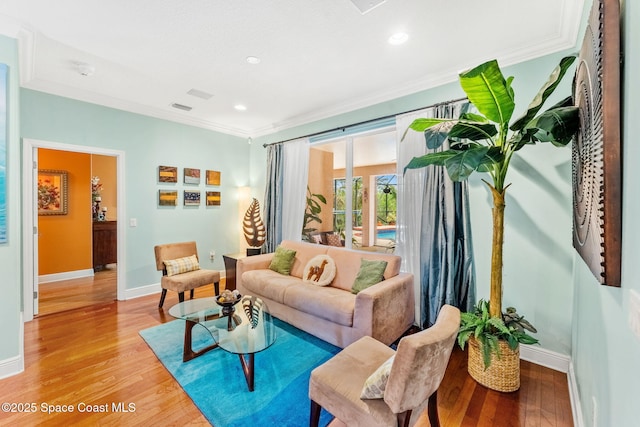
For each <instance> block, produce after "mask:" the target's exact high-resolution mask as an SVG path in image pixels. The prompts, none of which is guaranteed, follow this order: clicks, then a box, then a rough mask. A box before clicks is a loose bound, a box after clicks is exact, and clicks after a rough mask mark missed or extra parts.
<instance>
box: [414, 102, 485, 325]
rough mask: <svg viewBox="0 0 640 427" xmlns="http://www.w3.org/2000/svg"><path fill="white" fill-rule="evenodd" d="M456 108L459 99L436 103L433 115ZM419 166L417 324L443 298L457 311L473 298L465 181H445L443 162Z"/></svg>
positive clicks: (430, 320)
mask: <svg viewBox="0 0 640 427" xmlns="http://www.w3.org/2000/svg"><path fill="white" fill-rule="evenodd" d="M460 109H461V104H460V103H457V104H453V105H452V104H445V105H440V106H437V107H435V112H434V116H435V117H439V118H457V117H458V115H459V113H460ZM445 144H446V143H445ZM447 148H448V146H446V145H443V147H441V148H440V149H438V150H443V149H447ZM427 151H429V150H427ZM425 172H426V173H425V186H424V198H423V202H422V224H421V227H420V228H421V234H420V269H421V283H420V304H421V310H420V313H421V316H420V317H421V318H420V326H421V327H422V328H427V327H429V326H431V325H433V324H434V323H435V321H436V318H437V316H438V313H439V311H440V307H442V306H443V305H444V304H451V305H453V306H456V307H458V308H460V310H462V311H471V310H472V308H473V305H474V304H475V271H474V270H475V269H474V261H473V249H472V240H471V224H470V218H469V202H468V200H469V196H468V184H467V181H463V182H453V181H451V179H450V178H449V176H448V174H447V171H446V169H445V168H444V167H427V168H426V170H425Z"/></svg>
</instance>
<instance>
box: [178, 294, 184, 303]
mask: <svg viewBox="0 0 640 427" xmlns="http://www.w3.org/2000/svg"><path fill="white" fill-rule="evenodd" d="M178 301H180V302H184V292H178Z"/></svg>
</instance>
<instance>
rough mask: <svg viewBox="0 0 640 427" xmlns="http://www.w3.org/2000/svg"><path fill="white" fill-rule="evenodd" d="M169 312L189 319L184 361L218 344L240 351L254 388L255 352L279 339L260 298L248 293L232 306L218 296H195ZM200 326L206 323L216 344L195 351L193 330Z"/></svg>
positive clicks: (247, 377) (231, 351)
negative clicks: (222, 303) (221, 304)
mask: <svg viewBox="0 0 640 427" xmlns="http://www.w3.org/2000/svg"><path fill="white" fill-rule="evenodd" d="M169 314H170V315H171V316H173V317H175V318H178V319H184V320H185V321H186V322H185V329H184V347H183V353H182V360H183V362H187V361H189V360H191V359H194V358H196V357H198V356H201V355H203V354H204V353H206V352H208V351H210V350H213V349H214V348H218V347H220V348H222V349H223V350H225V351H228V352H229V353H234V354H237V355H238V357H239V358H240V363H241V364H242V370H243V371H244V376H245V379H246V380H247V386H248V387H249V391H253V389H254V357H255V354H256V353H258V352H260V351H262V350H264V349H266V348H268V347H269V346H270V345H271V344H273V343H274V342H275V340H276V329H275V326H274V324H273V321H272V319H271V315H270V314H269V311H268V309H267V306H266V304H265V303H264V302H263V301H262V300H261V299H260V298H257V297H253V296H250V295H246V296H243V297H241V298H240V299H239V300H238V302H236V303H235V304H234V305H232V306H229V307H221V306H219V305H218V303H217V302H216V298H215V297H212V298H198V299H192V300H188V301H184V302H181V303H179V304H176V305H174V306H173V307H171V308H170V309H169ZM196 325H200V326H203V327H204V328H206V329H207V330H208V331H209V332H210V333H211V337H212V338H213V340H214V344H212V345H210V346H208V347H205V348H203V349H200V350H198V351H195V350H193V342H192V335H191V331H192V329H193V328H194V327H195V326H196Z"/></svg>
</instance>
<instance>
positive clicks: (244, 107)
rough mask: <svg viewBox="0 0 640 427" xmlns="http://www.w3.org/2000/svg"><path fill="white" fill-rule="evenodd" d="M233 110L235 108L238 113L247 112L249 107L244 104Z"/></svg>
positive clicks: (236, 106)
mask: <svg viewBox="0 0 640 427" xmlns="http://www.w3.org/2000/svg"><path fill="white" fill-rule="evenodd" d="M233 108H235V109H236V110H238V111H247V107H246V106H245V105H242V104H238V105H235V106H234V107H233Z"/></svg>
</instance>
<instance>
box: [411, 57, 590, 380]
mask: <svg viewBox="0 0 640 427" xmlns="http://www.w3.org/2000/svg"><path fill="white" fill-rule="evenodd" d="M574 60H575V56H568V57H564V58H562V59H561V61H560V63H559V64H558V66H556V68H555V69H554V70H553V72H552V73H551V75H550V76H549V78H548V80H547V81H546V82H545V83H544V85H543V86H542V88H541V89H540V91H539V92H538V93H537V95H536V96H535V97H534V99H533V101H531V103H530V104H529V106H528V108H527V110H526V111H525V113H524V114H523V115H522V116H521V117H519V118H517V119H516V120H512V116H513V112H514V110H515V106H516V105H515V100H514V99H515V98H514V90H513V88H512V86H511V84H512V82H513V79H514V78H513V77H508V78H505V77H504V75H503V73H502V70H501V69H500V66H499V65H498V62H497V61H496V60H492V61H488V62H485V63H484V64H481V65H478V66H477V67H475V68H473V69H471V70H468V71H465V72H462V73H460V75H459V80H460V85H461V86H462V89H463V90H464V92H465V93H466V95H467V98H468V100H469V103H470V105H471V106H473V107H475V111H469V110H468V109H467V110H465V111H463V112H462V113H461V115H460V116H459V117H458V118H457V119H440V118H419V119H416V120H415V121H413V122H412V123H411V125H410V126H409V129H411V130H412V131H416V132H423V133H424V136H425V142H426V146H427V148H429V149H431V150H435V149H440V150H439V151H436V152H430V153H429V154H426V155H424V156H421V157H414V158H413V159H412V160H411V161H410V162H409V164H407V165H406V167H405V172H406V171H407V170H408V169H418V168H423V167H427V166H431V165H435V166H442V167H445V168H446V170H447V173H448V175H449V177H450V178H451V179H452V180H453V181H463V180H466V179H467V178H469V176H471V174H473V173H474V172H479V173H486V174H488V176H489V180H483V181H484V182H485V184H486V185H487V187H488V188H489V190H490V192H491V195H492V197H493V208H492V216H493V234H492V252H491V279H490V281H491V286H490V297H489V302H488V303H486V302H483V301H481V302H480V304H479V305H478V306H477V307H476V310H475V312H474V313H469V314H468V315H467V317H468V319H467V320H468V322H467V323H470V324H471V323H473V322H477V321H478V319H480V320H482V322H481V323H482V324H483V325H484V326H483V327H482V328H472V329H473V331H472V332H471V331H470V328H469V327H468V326H469V325H468V324H467V325H466V327H465V325H462V327H461V333H463V331H464V334H465V336H464V337H462V338H463V339H462V342H461V345H464V342H466V341H467V339H469V343H470V351H469V358H470V361H469V362H470V367H469V372H470V374H471V375H472V376H473V377H474V378H475V379H476V380H477V381H479V382H480V383H481V384H484V385H487V386H488V387H490V388H494V389H500V388H501V385H497V386H495V387H493V386H492V385H493V381H492V378H489V379H484V378H481V379H479V377H480V376H485V375H486V376H489V377H491V375H493V374H492V372H493V371H501V367H500V366H499V364H500V361H501V360H502V359H509V358H507V357H502V356H504V353H505V351H509V350H511V351H518V350H519V348H518V344H519V343H521V342H523V343H531V342H535V339H533V338H532V337H530V336H529V335H527V334H526V333H521V331H518V333H516V334H515V335H514V334H510V333H509V330H511V329H512V328H514V327H515V326H513V325H512V324H507V325H505V322H504V320H505V317H504V314H503V312H502V252H503V240H504V209H505V194H506V191H507V189H508V188H509V186H510V184H508V183H507V172H508V170H509V165H510V162H511V159H512V158H513V156H514V155H516V153H517V152H518V151H520V150H521V149H523V148H525V147H530V146H534V145H536V143H545V142H548V143H551V144H553V145H554V146H557V147H564V146H566V145H567V144H569V142H571V140H572V138H573V136H574V135H575V133H576V131H577V130H578V127H579V112H578V107H576V106H574V105H573V99H572V97H571V96H569V97H567V98H565V99H563V100H562V101H560V102H558V103H557V104H555V105H553V106H551V107H550V108H548V109H547V110H544V111H542V107H543V104H544V103H545V101H547V99H548V98H549V96H550V95H551V94H552V93H553V92H554V91H555V89H556V88H557V87H558V85H559V84H560V81H561V80H562V78H563V77H564V75H565V74H566V73H567V71H568V70H569V68H570V67H571V65H572V64H573V62H574ZM409 129H407V131H405V135H406V133H407V132H408V131H409ZM445 141H446V142H448V144H447V145H445V146H444V147H443V144H445ZM463 318H464V317H463ZM483 319H484V320H483ZM487 336H489V337H495V338H496V340H493V339H491V338H490V339H488V340H487V339H486V337H487ZM505 336H510V337H511V339H505ZM513 336H515V337H517V339H513ZM527 337H528V338H527ZM478 341H479V342H478ZM498 342H501V343H502V344H504V346H498V345H496V344H497V343H498ZM472 346H474V347H476V348H478V347H480V349H479V353H478V354H475V355H474V356H473V357H475V358H479V360H480V362H479V363H482V365H480V366H481V367H482V368H483V369H479V371H480V372H478V373H474V372H472V371H471V362H472V361H471V357H472V351H471V347H472ZM483 346H490V347H489V348H488V349H487V348H484V347H483ZM514 347H515V348H514ZM505 349H506V350H505ZM482 354H484V355H485V357H484V358H483V357H482ZM491 354H493V356H495V357H494V358H492V359H491V360H488V362H489V364H490V366H489V367H488V366H487V365H488V364H487V363H484V361H485V360H487V357H486V356H487V355H491ZM511 359H514V358H513V357H512V358H511ZM514 360H515V361H514V362H513V363H514V364H515V363H517V373H516V374H515V375H517V381H516V380H513V381H511V384H510V385H509V386H506V387H502V388H503V389H502V390H500V391H513V390H517V388H518V387H519V384H520V373H519V360H518V358H517V357H516V358H515V359H514ZM474 362H475V361H474ZM487 368H488V369H487ZM509 369H510V370H511V368H509ZM498 375H501V374H498ZM510 376H511V377H513V376H514V374H513V373H512V374H510ZM515 382H517V384H515Z"/></svg>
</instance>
